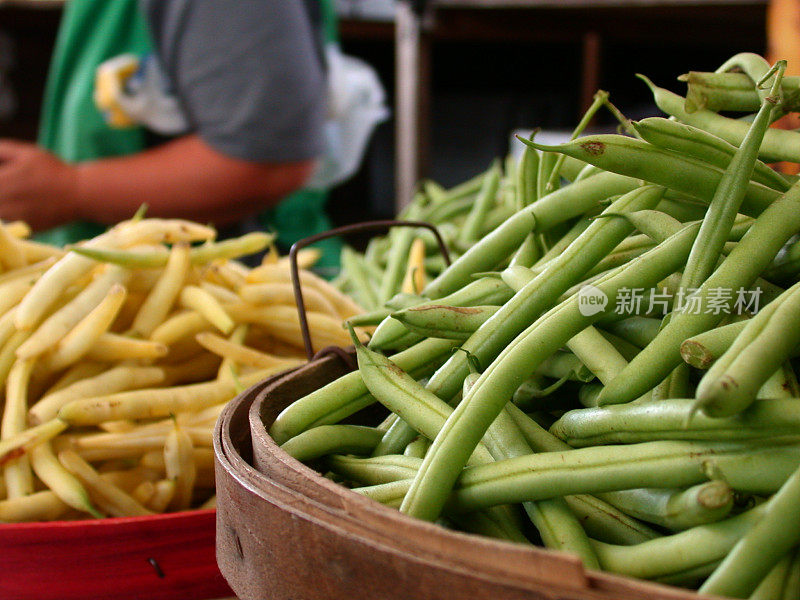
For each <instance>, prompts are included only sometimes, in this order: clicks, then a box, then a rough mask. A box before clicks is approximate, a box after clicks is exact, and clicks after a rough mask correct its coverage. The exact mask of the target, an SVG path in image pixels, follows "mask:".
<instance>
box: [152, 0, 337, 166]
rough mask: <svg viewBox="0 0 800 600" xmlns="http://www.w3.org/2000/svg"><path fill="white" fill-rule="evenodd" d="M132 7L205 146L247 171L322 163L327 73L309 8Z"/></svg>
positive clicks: (270, 3) (258, 2) (274, 2)
mask: <svg viewBox="0 0 800 600" xmlns="http://www.w3.org/2000/svg"><path fill="white" fill-rule="evenodd" d="M140 2H141V5H142V9H143V11H144V14H145V16H146V19H147V22H148V24H149V26H150V30H151V33H152V36H153V43H154V45H155V49H156V54H157V55H158V59H159V62H160V63H161V66H162V68H163V70H164V72H165V74H166V76H167V78H168V79H169V81H170V84H171V85H172V87H173V89H172V92H173V93H174V94H175V95H176V96H177V97H178V99H179V101H180V103H181V105H182V107H183V110H184V112H185V114H186V117H187V119H188V121H189V123H190V126H191V127H192V129H193V131H194V132H195V133H197V134H199V135H200V137H202V138H203V140H204V141H205V142H206V143H208V144H209V145H210V146H212V147H213V148H214V149H216V150H217V151H219V152H221V153H222V154H225V155H228V156H231V157H234V158H240V159H243V160H250V161H255V162H283V161H296V160H307V159H312V158H316V157H318V156H320V155H321V154H322V151H323V139H322V128H323V124H324V121H325V116H326V108H327V102H326V86H325V74H324V69H323V65H322V61H321V56H320V52H319V44H318V41H317V30H316V28H315V26H314V24H312V18H311V15H310V11H309V6H310V4H309V3H308V0H140ZM312 2H316V0H312Z"/></svg>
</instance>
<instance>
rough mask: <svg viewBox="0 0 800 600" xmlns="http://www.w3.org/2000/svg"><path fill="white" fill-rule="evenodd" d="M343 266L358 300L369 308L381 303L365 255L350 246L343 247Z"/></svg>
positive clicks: (371, 308)
mask: <svg viewBox="0 0 800 600" xmlns="http://www.w3.org/2000/svg"><path fill="white" fill-rule="evenodd" d="M341 255H342V258H341V260H342V268H343V269H344V270H346V271H347V274H348V276H349V278H350V284H351V285H352V286H353V288H354V294H355V296H356V299H357V300H358V302H359V303H360V304H361V306H363V307H364V308H366V309H367V310H374V309H375V308H377V307H378V306H380V305H379V303H378V291H377V290H376V289H375V287H374V286H373V285H372V280H371V278H370V276H369V273H368V271H367V268H366V266H365V264H366V261H365V260H364V257H362V256H361V255H360V254H358V253H357V252H356V251H355V250H353V249H352V248H350V247H349V246H344V247H343V248H342V252H341Z"/></svg>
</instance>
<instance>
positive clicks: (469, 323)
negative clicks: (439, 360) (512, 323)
mask: <svg viewBox="0 0 800 600" xmlns="http://www.w3.org/2000/svg"><path fill="white" fill-rule="evenodd" d="M498 310H500V307H499V306H445V305H436V304H427V305H424V306H421V307H412V308H406V309H404V310H401V311H398V312H395V313H392V318H393V319H396V320H397V321H400V322H401V323H402V324H403V325H404V326H405V327H406V328H407V329H409V330H410V331H413V332H414V333H418V334H420V335H423V336H426V337H435V338H446V339H451V340H466V339H467V338H469V336H470V335H472V334H473V333H474V332H475V330H477V329H478V327H480V326H481V325H483V323H485V322H486V320H487V319H489V317H491V316H492V315H493V314H495V313H496V312H497V311H498Z"/></svg>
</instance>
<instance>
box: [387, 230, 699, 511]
mask: <svg viewBox="0 0 800 600" xmlns="http://www.w3.org/2000/svg"><path fill="white" fill-rule="evenodd" d="M610 223H611V224H618V223H617V220H612V221H611V222H610ZM608 224H609V223H604V224H603V225H608ZM695 232H696V228H695V227H693V226H687V227H686V228H685V229H684V230H682V231H681V232H680V233H678V234H676V235H675V236H673V237H671V238H670V239H669V240H667V241H666V242H664V244H662V245H660V246H659V247H658V248H656V249H654V250H652V251H650V252H648V253H647V254H644V255H642V256H641V257H640V258H639V259H638V260H636V261H634V262H632V263H631V264H629V265H627V266H626V268H624V269H622V270H621V271H620V272H619V273H617V274H614V275H612V276H610V277H607V278H604V279H603V280H601V281H598V282H597V285H596V286H595V287H596V289H597V290H598V291H599V292H600V293H603V294H605V296H606V297H607V298H608V299H609V301H611V300H612V299H616V296H617V293H618V291H619V290H620V288H623V287H630V285H632V282H634V281H635V282H636V285H642V284H644V285H645V287H646V286H647V285H651V284H654V283H655V282H657V281H658V280H660V279H661V278H662V277H664V276H665V275H666V274H667V273H670V272H673V271H674V270H675V269H676V268H677V266H678V265H679V264H681V262H682V261H683V260H685V256H686V253H687V252H688V248H687V246H688V245H690V244H691V241H692V240H693V239H694V235H695ZM643 265H646V268H643ZM579 301H580V300H579V297H577V296H576V297H572V298H570V299H569V300H567V301H565V302H563V303H561V304H560V305H558V306H556V307H554V308H552V309H551V310H550V311H548V312H547V313H545V314H544V315H543V316H542V317H540V318H539V319H537V320H536V321H535V322H534V323H533V324H532V325H531V326H530V327H528V329H527V330H525V331H524V332H523V333H521V334H520V335H518V336H517V338H516V339H515V340H514V341H513V342H512V343H511V344H509V345H508V346H506V348H505V349H504V350H503V351H502V352H501V353H500V355H499V356H498V358H497V359H496V360H495V361H494V362H493V363H492V364H491V365H490V366H489V367H488V368H487V369H486V371H485V372H484V373H483V375H481V378H480V380H479V382H478V384H477V385H476V386H475V387H474V388H473V390H472V392H471V393H470V394H469V395H468V396H467V397H466V398H464V399H463V400H462V401H461V403H460V404H459V405H458V407H457V408H456V409H455V411H454V412H453V414H452V415H451V416H450V418H448V420H447V422H446V423H445V426H444V428H443V429H442V431H441V432H440V433H439V435H438V436H437V437H436V439H435V440H434V442H433V445H432V446H431V448H430V450H429V452H428V454H427V455H426V457H425V460H424V461H423V463H422V468H421V469H420V471H419V473H418V474H417V477H416V478H415V479H414V485H413V486H412V488H411V490H409V494H408V495H407V496H406V498H405V499H404V501H403V506H402V507H401V510H403V511H404V512H407V513H408V514H411V515H413V516H418V517H420V518H427V519H431V518H433V519H435V518H436V516H438V514H439V512H440V511H441V508H442V506H443V505H444V502H445V500H446V498H447V495H448V493H449V491H450V490H451V489H452V486H453V484H454V483H455V480H456V478H457V476H458V473H459V472H460V470H461V468H462V467H463V466H464V464H465V463H466V460H467V458H468V456H469V454H470V453H471V452H472V450H473V449H474V448H475V445H476V444H477V443H478V441H480V439H481V437H482V436H483V433H484V432H485V431H486V429H487V428H488V427H489V425H490V424H491V423H492V421H494V419H495V418H496V417H497V415H498V414H499V412H500V410H502V408H503V406H504V405H505V404H506V402H507V401H508V400H509V399H510V398H511V396H512V395H513V393H514V390H516V388H517V387H519V385H520V384H521V383H522V382H523V381H525V379H527V378H528V377H530V376H531V374H532V373H533V371H534V370H535V369H536V367H537V366H538V365H539V364H540V363H541V362H542V361H543V360H544V359H545V358H547V357H548V356H550V355H551V354H552V353H553V352H555V351H556V350H558V348H560V347H561V346H562V345H563V344H565V343H566V342H567V340H569V339H570V338H571V337H573V336H574V335H576V334H577V333H579V332H580V331H581V330H582V329H584V328H585V327H586V326H587V325H590V324H592V323H593V321H595V320H597V319H599V315H600V314H602V313H597V314H593V315H592V314H589V315H586V314H581V311H580V310H579V308H578V304H579ZM506 306H507V305H506ZM584 312H586V311H584ZM499 314H500V312H498V313H497V314H496V315H495V318H496V317H497V315H499ZM491 321H492V319H490V320H489V321H488V322H487V323H491ZM468 342H469V341H468ZM468 342H467V343H468ZM465 345H466V343H465ZM432 381H433V378H432V379H431V382H432Z"/></svg>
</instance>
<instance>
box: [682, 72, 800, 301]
mask: <svg viewBox="0 0 800 600" xmlns="http://www.w3.org/2000/svg"><path fill="white" fill-rule="evenodd" d="M759 58H760V57H759ZM761 60H763V59H761ZM785 70H786V61H779V62H778V64H777V74H776V76H775V82H774V84H773V86H772V90H771V92H770V95H769V96H766V97H765V98H764V100H763V102H762V106H761V109H760V110H759V111H758V114H757V115H756V118H755V120H754V121H753V123H752V125H751V126H750V129H748V131H747V134H746V135H745V137H744V140H742V144H741V145H740V146H739V148H737V150H736V152H735V153H734V155H733V157H732V158H731V161H730V164H729V165H728V167H727V168H726V169H725V171H724V173H723V174H722V177H721V178H720V180H719V184H718V185H717V189H716V190H715V191H714V196H713V198H712V199H711V202H710V203H709V206H708V211H707V212H706V216H705V217H704V218H703V222H702V225H701V226H700V232H699V233H698V234H697V238H696V239H695V241H694V245H693V246H692V251H691V252H690V253H689V259H688V261H687V262H686V266H685V267H684V269H683V275H682V276H681V288H683V289H689V288H696V287H697V286H699V285H700V284H701V283H703V282H704V281H705V280H706V279H707V278H708V276H709V275H710V274H711V271H712V270H713V269H714V267H716V265H717V261H718V260H719V258H720V255H721V253H722V249H723V247H724V246H725V242H726V241H727V240H728V235H729V234H730V231H731V228H732V227H733V223H734V220H735V219H736V215H737V213H738V212H739V207H740V206H741V204H742V201H743V200H744V196H745V193H746V191H747V188H746V186H747V184H748V181H749V180H750V175H751V173H752V172H753V167H754V165H755V163H756V160H757V158H758V149H759V147H760V145H761V142H762V140H763V138H764V134H765V133H766V131H767V127H768V126H769V124H770V123H771V122H772V114H773V112H774V110H775V105H776V104H777V103H778V101H779V99H778V98H777V94H778V92H779V90H780V82H781V80H782V79H783V73H784V71H785ZM759 81H760V79H759ZM798 140H800V138H798Z"/></svg>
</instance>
